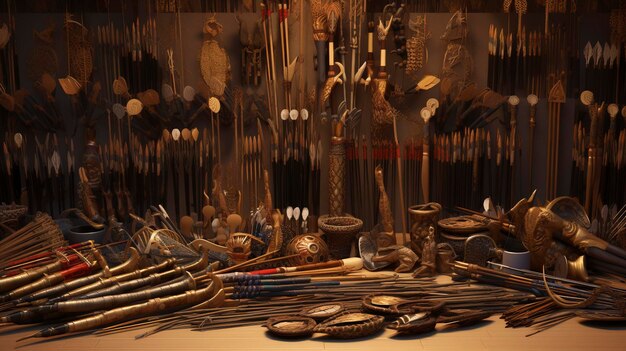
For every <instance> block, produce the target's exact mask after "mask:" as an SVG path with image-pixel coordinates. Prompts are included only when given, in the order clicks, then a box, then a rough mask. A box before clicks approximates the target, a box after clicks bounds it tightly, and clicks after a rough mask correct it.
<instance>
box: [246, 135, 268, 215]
mask: <svg viewBox="0 0 626 351" xmlns="http://www.w3.org/2000/svg"><path fill="white" fill-rule="evenodd" d="M242 141H243V159H242V160H243V162H242V164H241V167H242V168H241V173H242V178H243V179H245V180H244V186H243V189H241V190H242V191H243V193H244V194H245V195H247V196H248V202H249V203H250V208H251V209H252V208H256V207H257V206H258V205H259V199H262V197H259V194H262V193H263V145H262V140H261V135H260V134H258V135H255V136H244V137H243V140H242Z"/></svg>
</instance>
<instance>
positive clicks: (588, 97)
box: [580, 90, 593, 106]
mask: <svg viewBox="0 0 626 351" xmlns="http://www.w3.org/2000/svg"><path fill="white" fill-rule="evenodd" d="M580 102H582V103H583V105H585V106H589V105H591V104H592V103H593V93H592V92H591V91H589V90H585V91H583V92H582V93H580Z"/></svg>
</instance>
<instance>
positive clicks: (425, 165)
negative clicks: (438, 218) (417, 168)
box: [422, 144, 430, 203]
mask: <svg viewBox="0 0 626 351" xmlns="http://www.w3.org/2000/svg"><path fill="white" fill-rule="evenodd" d="M429 175H430V160H429V156H428V144H424V153H423V154H422V194H423V195H424V199H423V200H424V203H428V202H429V201H430V200H429V199H430V181H429Z"/></svg>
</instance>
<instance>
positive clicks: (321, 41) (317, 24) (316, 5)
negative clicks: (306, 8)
mask: <svg viewBox="0 0 626 351" xmlns="http://www.w3.org/2000/svg"><path fill="white" fill-rule="evenodd" d="M311 17H312V21H311V22H312V24H313V40H314V41H315V50H316V51H317V62H318V66H317V73H318V76H317V77H318V78H317V83H318V85H319V84H323V83H324V82H325V81H326V62H327V60H326V42H327V41H328V32H327V31H326V27H327V18H326V11H325V3H323V2H322V0H311Z"/></svg>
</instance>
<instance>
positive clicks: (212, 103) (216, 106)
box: [209, 96, 221, 113]
mask: <svg viewBox="0 0 626 351" xmlns="http://www.w3.org/2000/svg"><path fill="white" fill-rule="evenodd" d="M220 107H221V104H220V101H219V100H218V99H217V98H216V97H214V96H211V98H210V99H209V109H210V110H211V111H212V112H213V113H218V112H220Z"/></svg>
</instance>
